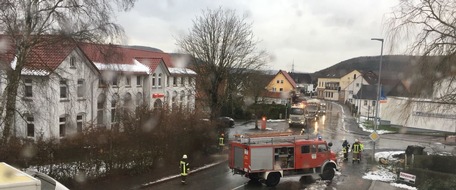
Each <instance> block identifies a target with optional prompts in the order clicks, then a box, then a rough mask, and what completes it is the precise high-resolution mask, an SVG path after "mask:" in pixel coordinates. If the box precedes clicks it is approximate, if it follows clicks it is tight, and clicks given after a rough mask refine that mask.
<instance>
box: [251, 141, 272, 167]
mask: <svg viewBox="0 0 456 190" xmlns="http://www.w3.org/2000/svg"><path fill="white" fill-rule="evenodd" d="M250 153H251V154H252V155H250V156H251V157H250V158H251V160H250V163H251V167H250V169H252V170H272V168H273V157H274V152H273V148H272V147H265V148H251V149H250Z"/></svg>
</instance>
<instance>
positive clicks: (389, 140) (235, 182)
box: [145, 103, 454, 190]
mask: <svg viewBox="0 0 456 190" xmlns="http://www.w3.org/2000/svg"><path fill="white" fill-rule="evenodd" d="M314 125H315V127H314V128H313V129H311V130H310V131H308V132H307V133H306V134H305V135H307V136H308V137H309V138H316V137H317V134H319V135H321V136H322V137H323V139H324V140H326V141H328V142H333V144H334V146H333V147H332V150H333V151H335V152H338V153H339V152H340V151H341V149H342V139H344V138H345V139H347V140H348V141H349V142H350V144H351V143H353V142H354V139H355V138H358V139H360V140H361V141H362V142H363V143H364V144H365V151H364V153H363V160H362V161H361V163H360V164H358V163H355V164H352V163H351V160H349V161H348V162H340V167H341V170H340V173H338V174H337V175H336V177H335V178H334V179H333V180H332V182H329V181H320V180H319V179H309V178H301V177H299V176H297V177H286V178H282V179H281V181H280V183H279V184H278V185H277V186H276V187H275V188H269V187H266V186H265V185H263V184H258V183H252V182H249V179H247V178H245V177H243V176H240V175H233V174H232V173H231V171H230V169H229V168H228V163H227V162H224V163H222V164H219V165H217V166H215V167H212V168H209V169H206V170H203V171H201V172H198V173H195V174H192V175H191V176H189V179H188V184H186V185H182V184H181V183H180V179H173V180H169V181H165V182H162V183H159V184H156V185H153V186H149V187H147V188H145V189H157V190H160V189H163V190H168V189H211V190H212V189H221V190H225V189H276V190H282V189H284V190H285V189H338V190H344V189H347V190H351V189H353V188H354V187H356V189H358V190H364V189H369V187H370V186H371V182H372V181H370V180H365V179H362V176H363V175H364V173H365V172H367V171H368V170H369V168H368V167H370V166H371V165H370V164H368V162H367V160H371V159H372V157H371V156H372V147H373V143H372V142H371V140H370V139H369V137H368V136H367V135H368V134H369V133H367V132H364V131H362V130H361V129H359V127H358V124H357V123H356V120H355V119H354V118H353V117H351V116H350V115H349V114H347V110H344V109H343V107H342V106H340V105H338V104H335V103H328V111H327V114H326V116H324V117H323V118H321V119H320V120H319V121H318V122H316V123H315V124H314ZM254 126H255V125H254V123H252V122H250V123H237V124H236V125H235V127H234V128H232V129H230V131H229V134H230V137H233V135H234V134H245V133H266V132H278V131H289V132H293V134H299V133H300V132H301V128H289V127H288V124H287V123H286V122H285V121H270V122H268V123H267V130H255V129H254ZM441 140H442V139H441V138H438V137H429V136H425V137H423V136H414V135H407V134H389V135H387V134H385V135H380V139H379V140H378V141H377V143H376V149H377V152H378V151H381V150H405V148H406V147H407V145H410V144H413V145H421V146H425V147H428V148H435V147H438V145H436V144H435V142H439V141H441ZM439 148H440V149H443V147H439ZM445 149H448V151H450V152H451V151H454V147H445ZM391 189H394V188H391Z"/></svg>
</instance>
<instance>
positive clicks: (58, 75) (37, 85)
mask: <svg viewBox="0 0 456 190" xmlns="http://www.w3.org/2000/svg"><path fill="white" fill-rule="evenodd" d="M6 38H7V37H5V38H3V39H6ZM41 43H42V44H43V45H37V46H35V47H34V48H32V49H31V50H30V52H29V54H28V57H27V58H26V64H25V65H24V67H23V70H22V72H21V75H22V76H21V78H22V79H21V81H20V85H19V88H18V97H17V103H16V110H17V111H16V115H15V123H14V127H13V135H15V136H20V137H28V138H31V139H35V138H37V137H39V136H42V137H43V138H46V139H47V138H61V137H66V136H68V135H70V134H74V133H77V132H82V130H83V128H84V127H85V125H86V124H87V123H88V122H89V121H90V120H93V119H94V118H95V117H96V113H94V109H93V108H94V107H95V106H96V99H97V97H96V94H95V93H92V92H94V91H96V89H97V86H95V85H92V84H93V83H98V79H99V77H100V71H99V70H98V68H97V67H96V66H95V65H94V64H93V62H92V61H91V60H90V59H88V57H87V56H86V55H85V53H84V52H83V51H82V50H81V49H80V48H79V47H78V46H77V45H76V44H74V43H73V42H71V41H65V40H58V42H56V41H52V40H44V41H43V42H41ZM7 49H8V50H7V51H9V52H7V53H5V54H2V55H1V57H2V58H1V62H2V65H3V66H6V67H7V65H10V67H12V68H16V61H17V60H16V57H15V52H14V50H15V47H14V44H9V48H7ZM6 67H3V68H6ZM2 74H4V73H2ZM1 78H6V77H5V76H4V75H3V76H2V77H1ZM6 83H8V81H4V84H5V85H2V92H4V88H5V86H6Z"/></svg>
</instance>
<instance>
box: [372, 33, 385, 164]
mask: <svg viewBox="0 0 456 190" xmlns="http://www.w3.org/2000/svg"><path fill="white" fill-rule="evenodd" d="M371 40H375V41H380V42H382V47H381V49H380V64H379V67H378V81H377V101H376V103H375V106H376V107H375V119H374V132H375V133H377V118H378V109H379V103H378V102H379V100H380V93H381V92H380V78H381V77H380V76H381V75H382V59H383V38H371ZM372 159H373V160H375V141H374V148H373V155H372Z"/></svg>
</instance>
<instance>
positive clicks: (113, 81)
mask: <svg viewBox="0 0 456 190" xmlns="http://www.w3.org/2000/svg"><path fill="white" fill-rule="evenodd" d="M118 85H119V78H118V77H117V75H114V77H112V86H118Z"/></svg>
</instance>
